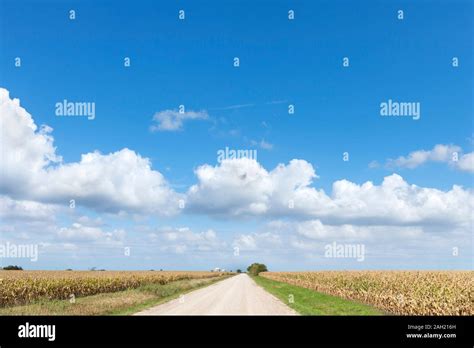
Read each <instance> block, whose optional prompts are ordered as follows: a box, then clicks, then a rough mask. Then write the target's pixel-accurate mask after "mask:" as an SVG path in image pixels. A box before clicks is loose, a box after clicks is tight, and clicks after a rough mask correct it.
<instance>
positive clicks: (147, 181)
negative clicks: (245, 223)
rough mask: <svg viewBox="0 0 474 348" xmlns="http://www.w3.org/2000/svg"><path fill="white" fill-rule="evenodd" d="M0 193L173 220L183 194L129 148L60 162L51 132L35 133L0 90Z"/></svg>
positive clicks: (23, 112)
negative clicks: (72, 202)
mask: <svg viewBox="0 0 474 348" xmlns="http://www.w3.org/2000/svg"><path fill="white" fill-rule="evenodd" d="M0 125H1V137H0V148H1V150H2V152H1V154H0V155H1V157H0V168H1V171H0V194H5V195H8V196H10V197H12V198H15V199H24V200H34V201H38V202H46V203H61V204H64V205H67V204H69V201H70V200H71V199H74V200H76V205H79V206H81V205H82V206H87V207H90V208H93V209H96V210H99V211H107V212H113V213H117V212H121V211H126V212H133V213H153V214H158V215H172V214H174V213H177V212H178V210H179V206H178V201H179V199H181V198H182V196H181V195H179V194H177V193H175V192H174V191H173V190H172V189H171V188H170V187H169V185H168V183H167V182H166V180H165V179H164V177H163V175H162V174H161V173H160V172H158V171H154V170H152V169H151V163H150V160H149V159H147V158H143V157H141V156H140V155H139V154H137V153H135V152H134V151H132V150H129V149H126V148H125V149H122V150H119V151H116V152H114V153H111V154H107V155H103V154H101V153H99V152H97V151H96V152H92V153H87V154H83V155H82V156H81V161H80V162H77V163H64V162H63V161H62V159H61V157H60V156H58V155H57V154H56V149H55V147H54V146H53V137H52V136H51V132H52V129H51V128H49V127H47V126H42V127H40V129H39V130H38V127H37V126H36V125H35V123H34V121H33V119H32V117H31V115H30V114H28V112H26V110H25V109H24V108H22V107H21V106H20V102H19V100H18V99H10V97H9V93H8V91H7V90H5V89H1V88H0Z"/></svg>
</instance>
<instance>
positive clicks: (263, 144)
mask: <svg viewBox="0 0 474 348" xmlns="http://www.w3.org/2000/svg"><path fill="white" fill-rule="evenodd" d="M250 144H252V146H259V147H260V148H261V149H264V150H271V149H273V144H271V143H269V142H267V141H265V140H264V139H262V140H260V141H256V140H252V141H250Z"/></svg>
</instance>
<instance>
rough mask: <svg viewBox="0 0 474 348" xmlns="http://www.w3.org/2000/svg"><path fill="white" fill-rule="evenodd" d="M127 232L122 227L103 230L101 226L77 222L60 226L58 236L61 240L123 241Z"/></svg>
mask: <svg viewBox="0 0 474 348" xmlns="http://www.w3.org/2000/svg"><path fill="white" fill-rule="evenodd" d="M125 234H126V233H125V231H124V230H122V229H114V230H112V231H103V230H102V228H100V227H96V226H86V225H82V224H80V223H77V222H75V223H73V224H72V225H71V226H70V227H62V228H60V229H59V230H58V233H57V236H58V238H59V239H60V240H64V241H69V242H104V243H121V242H122V241H123V240H124V238H125Z"/></svg>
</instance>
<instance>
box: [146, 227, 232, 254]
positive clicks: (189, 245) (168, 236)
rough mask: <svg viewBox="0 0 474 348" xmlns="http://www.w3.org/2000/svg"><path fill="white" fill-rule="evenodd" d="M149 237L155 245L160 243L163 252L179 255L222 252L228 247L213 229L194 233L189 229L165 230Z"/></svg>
mask: <svg viewBox="0 0 474 348" xmlns="http://www.w3.org/2000/svg"><path fill="white" fill-rule="evenodd" d="M148 237H149V239H150V241H152V242H153V243H158V244H159V246H160V249H161V250H163V251H172V252H174V253H178V254H182V253H184V252H193V251H214V250H222V249H223V248H225V247H226V243H225V242H223V241H221V240H220V239H219V238H218V236H217V234H216V232H215V231H214V230H212V229H208V230H206V231H202V232H194V231H193V230H192V229H190V228H189V227H179V228H165V229H160V230H158V231H156V232H153V233H149V234H148Z"/></svg>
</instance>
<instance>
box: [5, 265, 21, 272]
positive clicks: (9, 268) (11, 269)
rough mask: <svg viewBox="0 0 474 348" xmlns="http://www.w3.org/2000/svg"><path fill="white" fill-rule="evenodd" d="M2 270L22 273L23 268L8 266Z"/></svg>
mask: <svg viewBox="0 0 474 348" xmlns="http://www.w3.org/2000/svg"><path fill="white" fill-rule="evenodd" d="M3 270H5V271H23V268H21V267H20V266H13V265H9V266H6V267H3Z"/></svg>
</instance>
